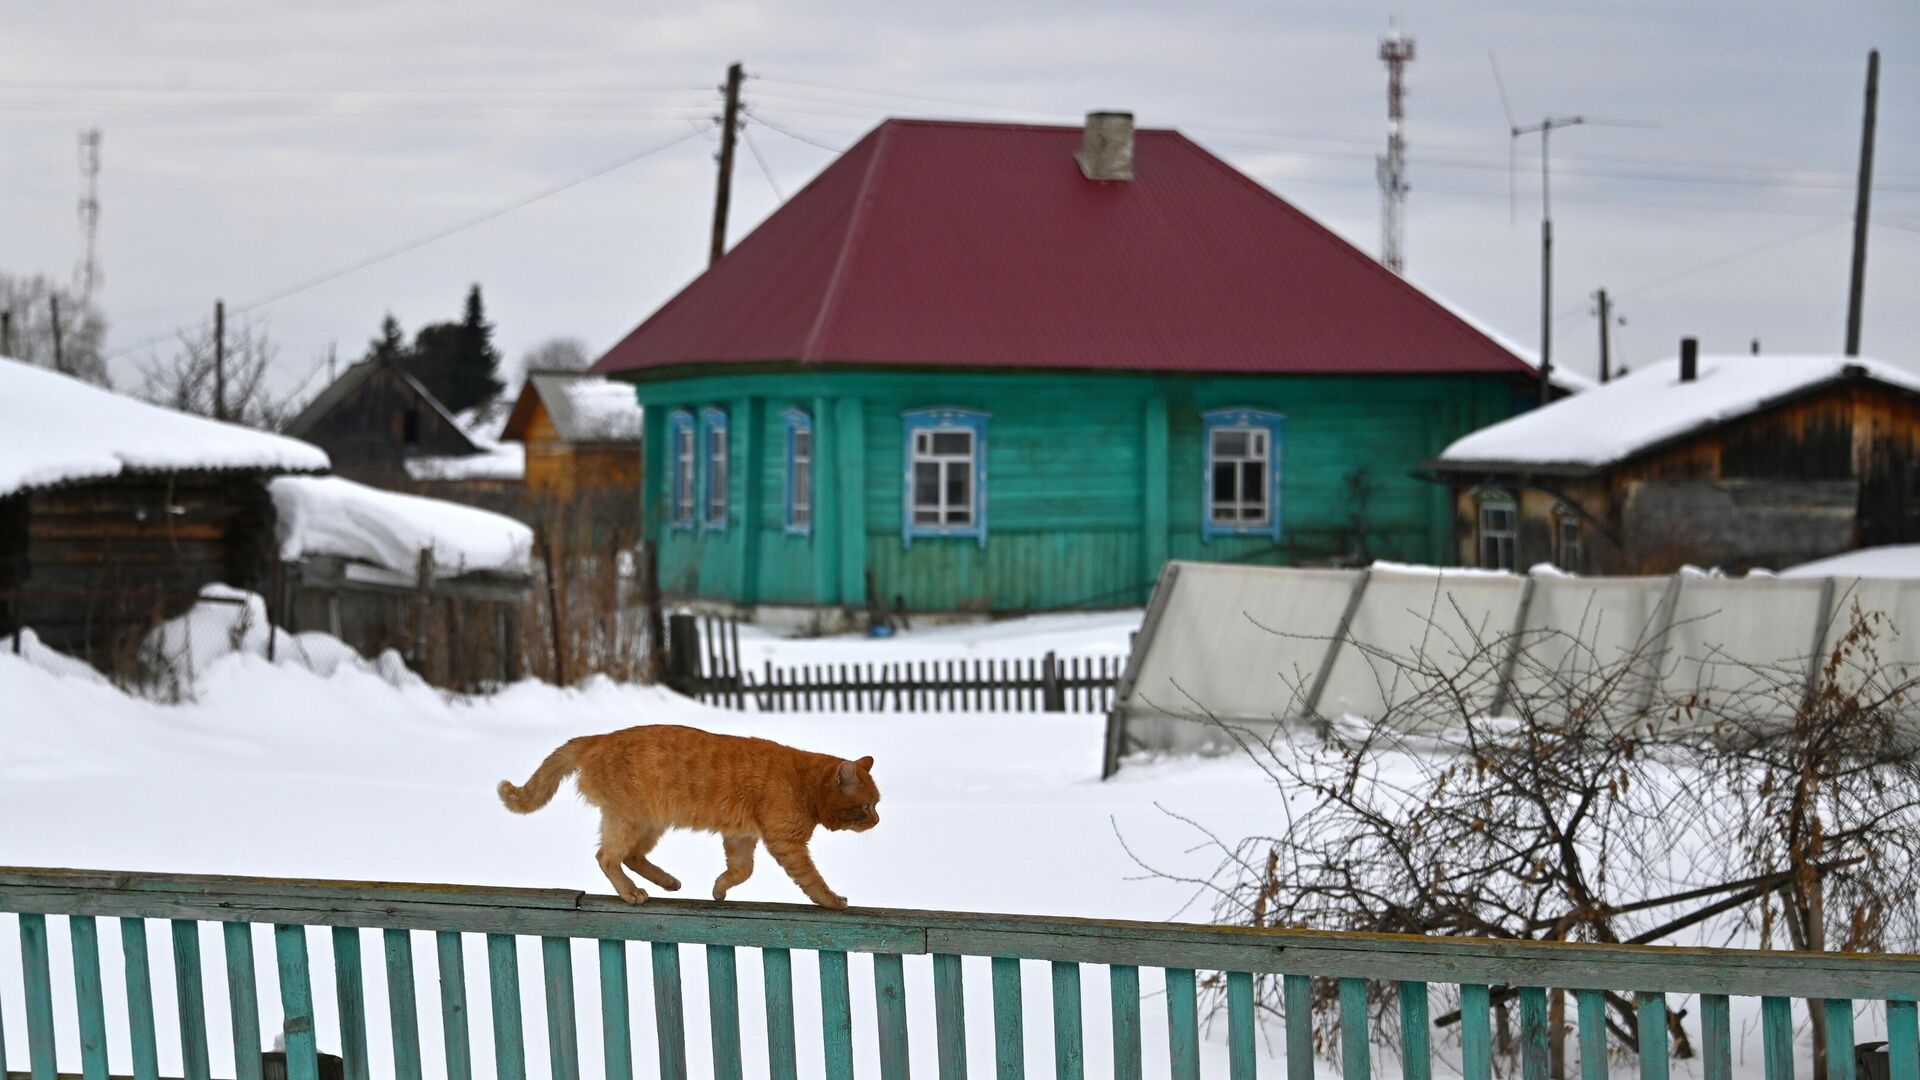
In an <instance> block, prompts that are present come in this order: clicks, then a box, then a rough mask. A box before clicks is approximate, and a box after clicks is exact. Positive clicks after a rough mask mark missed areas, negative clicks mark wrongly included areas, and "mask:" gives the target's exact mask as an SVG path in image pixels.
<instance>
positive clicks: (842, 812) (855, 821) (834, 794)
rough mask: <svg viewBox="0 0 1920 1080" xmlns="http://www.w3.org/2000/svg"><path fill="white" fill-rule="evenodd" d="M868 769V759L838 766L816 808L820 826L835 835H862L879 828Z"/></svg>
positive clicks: (877, 791)
mask: <svg viewBox="0 0 1920 1080" xmlns="http://www.w3.org/2000/svg"><path fill="white" fill-rule="evenodd" d="M872 768H873V759H872V758H870V757H863V758H861V759H860V760H859V761H843V762H841V763H840V768H839V770H838V772H836V773H835V774H834V782H833V783H832V784H831V785H829V786H828V789H827V797H826V799H825V800H823V801H822V805H821V807H820V810H821V813H820V824H822V825H825V826H826V827H827V828H829V829H832V830H833V831H835V832H844V831H852V832H866V831H867V830H868V829H871V828H873V827H874V826H875V825H878V824H880V789H879V788H878V787H876V786H875V785H874V782H873V773H872V772H871V771H870V770H871V769H872Z"/></svg>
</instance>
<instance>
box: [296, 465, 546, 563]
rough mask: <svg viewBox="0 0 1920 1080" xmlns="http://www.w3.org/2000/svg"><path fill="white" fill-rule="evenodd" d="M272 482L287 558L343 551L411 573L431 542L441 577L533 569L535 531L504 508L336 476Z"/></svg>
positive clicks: (345, 553) (430, 546)
mask: <svg viewBox="0 0 1920 1080" xmlns="http://www.w3.org/2000/svg"><path fill="white" fill-rule="evenodd" d="M268 489H269V491H271V493H272V495H273V505H274V509H275V510H276V511H278V514H279V520H278V523H277V526H276V528H277V532H278V535H279V541H280V556H281V558H284V559H297V558H300V557H301V556H303V555H337V556H340V557H342V558H347V559H357V560H360V561H362V562H368V563H372V564H373V565H375V566H380V567H384V568H386V569H388V570H392V571H394V572H396V573H401V574H407V575H412V574H413V573H414V571H415V569H416V568H417V566H418V562H419V558H420V552H422V551H425V550H428V549H431V550H432V551H433V571H434V573H435V574H436V575H440V576H457V575H459V574H468V573H476V572H480V571H495V572H502V573H513V574H527V573H531V572H532V562H533V530H532V529H530V528H528V527H527V526H526V525H524V524H522V523H520V522H518V521H515V520H514V519H512V518H510V517H507V516H506V515H504V514H496V513H493V512H492V511H490V510H481V509H478V508H476V507H472V506H463V505H461V504H459V503H452V502H447V501H446V500H445V499H430V498H427V497H425V496H421V495H402V494H400V493H399V492H394V491H383V490H381V489H379V488H371V487H368V486H366V485H365V484H357V483H354V482H353V481H352V480H347V479H344V478H342V477H338V476H282V477H278V478H276V479H275V480H273V482H272V483H271V484H270V485H269V486H268Z"/></svg>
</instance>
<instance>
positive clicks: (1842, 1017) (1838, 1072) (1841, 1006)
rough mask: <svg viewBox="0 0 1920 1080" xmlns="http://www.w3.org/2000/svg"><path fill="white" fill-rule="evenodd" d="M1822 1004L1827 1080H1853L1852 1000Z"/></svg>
mask: <svg viewBox="0 0 1920 1080" xmlns="http://www.w3.org/2000/svg"><path fill="white" fill-rule="evenodd" d="M1823 1005H1824V1007H1825V1009H1826V1013H1827V1080H1854V1076H1853V1074H1854V1067H1853V1002H1851V1001H1848V1000H1847V999H1846V998H1828V999H1826V1001H1825V1002H1824V1003H1823ZM1661 1080H1664V1077H1663V1078H1661Z"/></svg>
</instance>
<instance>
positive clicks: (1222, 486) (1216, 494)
mask: <svg viewBox="0 0 1920 1080" xmlns="http://www.w3.org/2000/svg"><path fill="white" fill-rule="evenodd" d="M1236 471H1237V470H1236V467H1235V466H1234V464H1233V463H1232V462H1230V461H1219V462H1215V463H1214V466H1213V501H1214V503H1215V504H1216V505H1219V504H1226V503H1231V502H1233V492H1234V488H1235V484H1234V480H1235V475H1234V474H1235V472H1236Z"/></svg>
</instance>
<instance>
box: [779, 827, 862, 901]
mask: <svg viewBox="0 0 1920 1080" xmlns="http://www.w3.org/2000/svg"><path fill="white" fill-rule="evenodd" d="M767 854H769V855H771V856H773V859H774V861H775V862H777V863H779V864H780V867H781V869H783V870H785V871H786V872H787V876H788V877H790V878H792V879H793V883H794V884H795V885H798V886H800V891H801V892H803V893H806V894H807V899H809V900H811V901H813V902H814V903H816V904H819V905H820V906H821V907H823V908H834V909H836V910H837V909H839V908H843V907H846V906H847V898H846V897H844V896H841V895H840V894H838V893H836V892H834V891H833V890H832V889H829V888H827V881H826V879H825V878H823V877H821V876H820V870H819V868H817V867H815V866H814V865H813V856H812V855H811V854H809V853H808V852H807V842H806V841H805V840H792V839H780V840H776V839H774V838H773V837H771V836H769V837H767Z"/></svg>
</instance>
